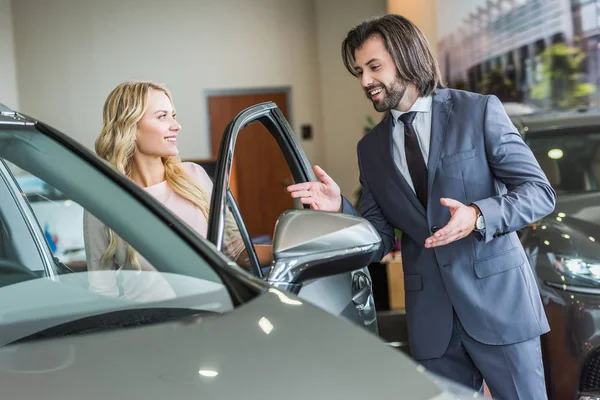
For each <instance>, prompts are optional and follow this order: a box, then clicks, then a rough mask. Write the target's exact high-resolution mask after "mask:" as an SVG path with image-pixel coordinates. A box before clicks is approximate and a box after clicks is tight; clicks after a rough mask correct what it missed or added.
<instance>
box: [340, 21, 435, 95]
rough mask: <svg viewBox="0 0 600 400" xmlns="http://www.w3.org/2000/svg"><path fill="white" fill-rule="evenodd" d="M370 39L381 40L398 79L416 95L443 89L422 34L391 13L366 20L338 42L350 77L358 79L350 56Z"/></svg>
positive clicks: (432, 56) (353, 59) (413, 26)
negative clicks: (390, 58) (413, 88)
mask: <svg viewBox="0 0 600 400" xmlns="http://www.w3.org/2000/svg"><path fill="white" fill-rule="evenodd" d="M373 36H379V37H381V39H382V40H383V43H384V45H385V48H386V49H387V51H388V53H390V55H391V56H392V59H393V60H394V62H395V63H396V71H397V74H398V77H399V78H400V79H401V80H403V81H404V82H410V83H413V84H414V85H415V86H416V87H417V90H418V92H419V95H420V96H429V95H430V94H432V93H434V92H435V89H436V88H439V87H444V86H445V85H444V83H443V82H442V76H441V73H440V68H439V66H438V62H437V59H436V58H435V56H434V55H433V52H432V51H431V48H430V47H429V42H428V41H427V39H426V38H425V35H423V33H422V32H421V31H420V30H419V28H417V27H416V25H415V24H413V23H412V22H411V21H409V20H408V19H406V18H404V17H402V16H400V15H394V14H388V15H385V16H383V17H376V18H372V19H368V20H366V21H364V22H363V23H361V24H360V25H358V26H356V27H354V28H353V29H352V30H350V32H348V36H346V39H344V41H343V42H342V59H343V60H344V65H345V66H346V68H347V69H348V71H350V73H351V74H352V75H354V76H358V73H357V72H356V69H355V68H354V64H355V62H356V60H355V58H354V53H355V52H356V50H357V49H360V47H361V46H362V45H363V44H364V43H365V42H366V41H367V40H368V39H370V38H371V37H373Z"/></svg>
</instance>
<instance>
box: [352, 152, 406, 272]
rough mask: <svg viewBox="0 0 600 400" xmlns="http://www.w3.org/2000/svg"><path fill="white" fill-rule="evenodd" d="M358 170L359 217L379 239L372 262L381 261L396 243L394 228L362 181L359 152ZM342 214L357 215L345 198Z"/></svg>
mask: <svg viewBox="0 0 600 400" xmlns="http://www.w3.org/2000/svg"><path fill="white" fill-rule="evenodd" d="M358 168H359V170H360V185H361V188H362V195H361V196H360V216H362V217H363V218H365V219H366V220H367V221H369V222H370V223H371V225H373V227H374V228H375V230H377V232H378V233H379V236H380V237H381V245H382V246H381V249H380V250H379V252H380V253H379V254H378V255H377V257H374V258H373V259H374V260H381V259H382V258H383V257H384V256H385V255H386V254H387V253H389V252H390V251H392V249H393V247H394V244H395V243H396V236H395V233H394V227H393V226H392V225H391V224H390V223H389V222H388V220H387V219H386V218H385V215H383V212H382V211H381V209H380V208H379V206H378V205H377V202H376V201H375V199H374V198H373V195H372V194H371V191H370V190H369V185H368V184H367V182H366V180H365V179H364V174H363V169H362V163H361V159H360V151H359V152H358ZM342 212H343V213H345V214H352V215H356V216H358V215H359V213H358V212H357V211H356V209H355V208H354V207H353V206H352V204H350V202H349V201H348V200H347V199H345V198H343V200H342Z"/></svg>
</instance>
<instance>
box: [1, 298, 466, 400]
mask: <svg viewBox="0 0 600 400" xmlns="http://www.w3.org/2000/svg"><path fill="white" fill-rule="evenodd" d="M0 387H2V393H3V396H5V397H7V398H17V397H18V398H26V399H35V398H45V399H65V398H74V399H75V398H85V399H88V400H92V399H102V400H104V399H107V398H124V399H127V398H131V399H134V398H144V399H148V400H150V399H161V400H164V399H178V400H179V399H239V398H256V399H281V398H285V399H286V400H294V399H321V398H322V399H332V398H336V399H337V398H340V399H361V400H363V399H365V398H377V399H397V398H404V399H436V400H441V399H453V398H459V397H456V396H454V395H450V394H448V393H446V392H444V391H443V390H441V389H440V386H438V384H435V383H434V381H433V380H432V378H431V377H430V376H429V375H428V374H426V373H423V371H422V368H420V367H418V366H417V364H415V363H414V362H413V361H411V360H410V359H409V358H408V357H407V356H405V355H404V354H402V353H400V352H398V351H397V350H394V349H392V348H390V347H388V346H386V345H385V344H384V343H383V342H381V341H380V340H379V339H378V338H376V337H375V336H373V335H371V334H369V333H367V332H366V331H363V330H361V329H358V328H356V327H354V326H352V325H351V324H349V323H348V322H345V321H343V320H340V319H337V318H334V317H332V316H330V315H329V314H327V313H326V312H324V311H322V310H320V309H317V308H316V307H314V306H312V305H310V304H306V303H304V302H302V301H300V300H297V299H296V298H293V297H288V295H286V294H285V293H283V292H281V291H279V290H277V289H273V288H271V289H269V290H268V291H267V292H265V293H264V294H262V295H260V296H259V297H257V298H256V299H254V300H253V301H251V302H249V303H247V304H245V305H243V306H241V307H238V308H236V309H235V310H234V311H232V312H230V313H226V314H223V315H219V316H208V317H203V318H198V319H195V320H193V321H192V322H190V321H189V320H187V321H186V322H183V321H182V322H180V323H165V324H158V325H148V326H145V327H142V328H135V329H123V330H113V331H106V332H103V333H97V334H88V335H81V336H72V337H66V338H60V339H53V340H45V341H38V342H26V343H23V344H18V345H13V346H6V347H4V348H1V349H0ZM467 393H468V392H467ZM460 398H467V397H460Z"/></svg>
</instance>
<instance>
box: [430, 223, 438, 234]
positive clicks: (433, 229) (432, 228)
mask: <svg viewBox="0 0 600 400" xmlns="http://www.w3.org/2000/svg"><path fill="white" fill-rule="evenodd" d="M439 230H440V227H439V226H437V225H433V226H432V227H431V232H433V233H436V232H437V231H439Z"/></svg>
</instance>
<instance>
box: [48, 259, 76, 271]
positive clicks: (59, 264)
mask: <svg viewBox="0 0 600 400" xmlns="http://www.w3.org/2000/svg"><path fill="white" fill-rule="evenodd" d="M52 259H53V261H54V265H56V267H57V268H58V269H59V270H60V271H59V273H61V274H73V273H75V271H73V270H72V269H71V268H69V267H67V266H66V265H65V264H63V263H62V262H61V261H60V260H59V259H58V257H52Z"/></svg>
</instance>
